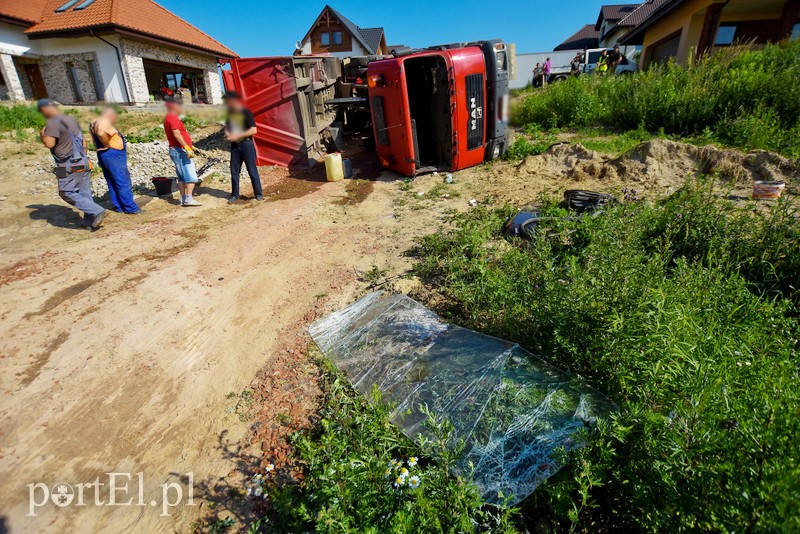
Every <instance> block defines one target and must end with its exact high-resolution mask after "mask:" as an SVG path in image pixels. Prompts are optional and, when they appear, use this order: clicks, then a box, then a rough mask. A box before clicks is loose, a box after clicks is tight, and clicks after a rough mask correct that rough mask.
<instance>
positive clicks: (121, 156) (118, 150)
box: [89, 107, 142, 215]
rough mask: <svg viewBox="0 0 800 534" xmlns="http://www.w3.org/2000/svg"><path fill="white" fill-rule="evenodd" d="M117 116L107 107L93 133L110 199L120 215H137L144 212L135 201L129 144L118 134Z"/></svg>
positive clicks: (92, 129)
mask: <svg viewBox="0 0 800 534" xmlns="http://www.w3.org/2000/svg"><path fill="white" fill-rule="evenodd" d="M116 122H117V112H116V111H114V109H113V108H110V107H107V108H105V109H104V110H103V112H102V113H101V114H100V116H99V117H98V118H97V119H95V120H94V121H93V122H92V125H91V126H90V127H89V131H90V132H91V134H92V139H93V140H94V146H95V148H96V149H97V161H98V162H99V163H100V168H101V169H103V176H105V178H106V183H107V184H108V196H109V198H111V203H112V204H113V205H114V210H116V211H118V212H119V213H129V214H132V215H135V214H137V213H141V212H142V210H141V209H140V208H139V206H138V205H137V204H136V202H135V201H134V200H133V191H132V190H131V172H130V170H129V169H128V152H127V147H128V145H127V142H126V141H125V138H124V137H123V136H122V134H121V133H120V132H119V130H117V128H116V126H115V123H116Z"/></svg>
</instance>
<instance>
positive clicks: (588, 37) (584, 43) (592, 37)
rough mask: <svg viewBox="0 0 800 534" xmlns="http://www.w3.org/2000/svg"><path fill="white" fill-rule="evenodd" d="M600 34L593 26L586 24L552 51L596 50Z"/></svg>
mask: <svg viewBox="0 0 800 534" xmlns="http://www.w3.org/2000/svg"><path fill="white" fill-rule="evenodd" d="M599 38H600V32H599V31H597V30H595V29H594V24H587V25H585V26H584V27H583V28H581V29H580V30H578V31H577V32H575V33H573V34H572V35H570V36H569V37H567V39H566V40H565V41H564V42H563V43H561V44H560V45H558V46H557V47H555V48H554V49H553V51H555V52H558V51H560V50H584V49H587V48H597V47H598V44H597V42H598V39H599Z"/></svg>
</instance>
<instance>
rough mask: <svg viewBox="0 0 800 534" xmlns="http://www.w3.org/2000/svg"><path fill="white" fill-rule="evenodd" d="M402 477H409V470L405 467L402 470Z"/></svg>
mask: <svg viewBox="0 0 800 534" xmlns="http://www.w3.org/2000/svg"><path fill="white" fill-rule="evenodd" d="M400 476H401V477H403V478H406V477H407V476H408V469H406V468H405V467H404V468H402V469H401V470H400Z"/></svg>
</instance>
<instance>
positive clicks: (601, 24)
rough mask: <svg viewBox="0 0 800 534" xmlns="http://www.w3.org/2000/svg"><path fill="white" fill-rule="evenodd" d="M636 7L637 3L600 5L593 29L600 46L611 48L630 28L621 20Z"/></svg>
mask: <svg viewBox="0 0 800 534" xmlns="http://www.w3.org/2000/svg"><path fill="white" fill-rule="evenodd" d="M638 7H639V4H612V5H605V6H601V7H600V14H599V15H598V16H597V22H596V23H595V25H594V29H595V30H597V32H598V41H599V44H600V47H601V48H611V47H612V46H614V45H615V44H617V42H618V41H619V39H620V38H621V37H622V36H623V35H625V34H626V33H627V32H628V31H629V30H630V28H631V26H629V25H627V23H623V22H622V21H623V20H625V18H626V17H627V16H628V15H630V14H631V13H633V12H634V11H636V8H638Z"/></svg>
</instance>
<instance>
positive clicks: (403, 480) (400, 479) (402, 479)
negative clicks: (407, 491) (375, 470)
mask: <svg viewBox="0 0 800 534" xmlns="http://www.w3.org/2000/svg"><path fill="white" fill-rule="evenodd" d="M405 483H406V477H397V478H396V479H395V480H394V487H395V488H399V487H400V486H402V485H404V484H405Z"/></svg>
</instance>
